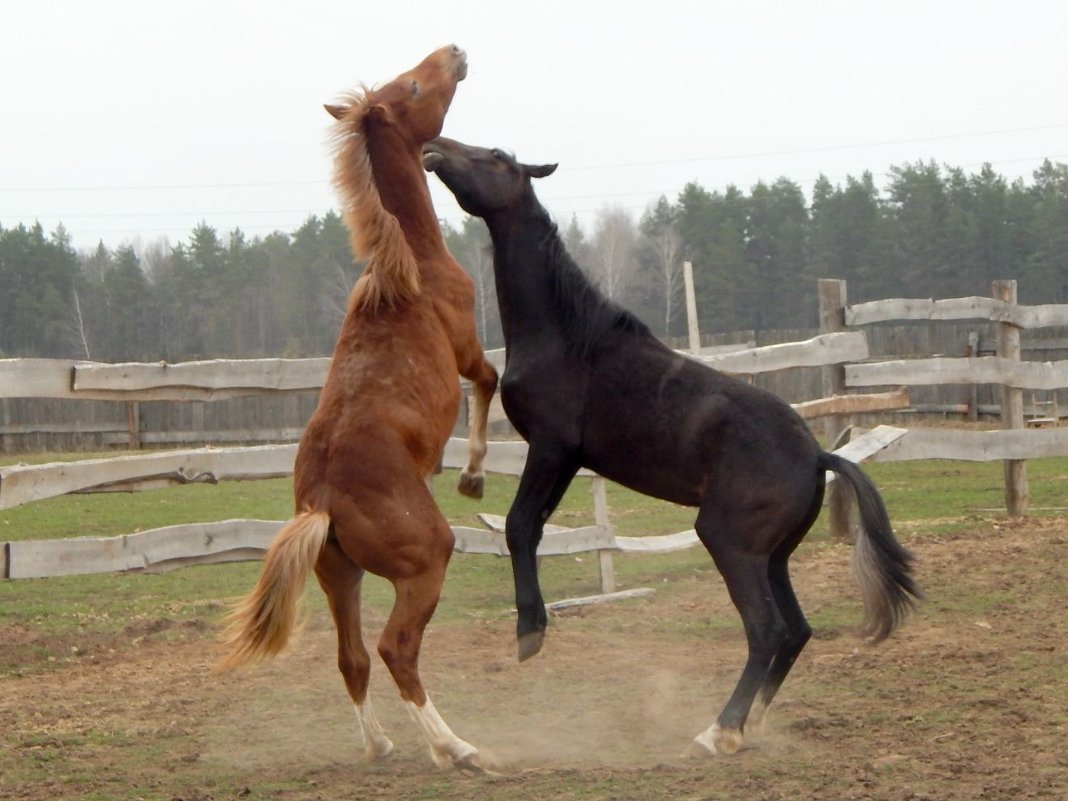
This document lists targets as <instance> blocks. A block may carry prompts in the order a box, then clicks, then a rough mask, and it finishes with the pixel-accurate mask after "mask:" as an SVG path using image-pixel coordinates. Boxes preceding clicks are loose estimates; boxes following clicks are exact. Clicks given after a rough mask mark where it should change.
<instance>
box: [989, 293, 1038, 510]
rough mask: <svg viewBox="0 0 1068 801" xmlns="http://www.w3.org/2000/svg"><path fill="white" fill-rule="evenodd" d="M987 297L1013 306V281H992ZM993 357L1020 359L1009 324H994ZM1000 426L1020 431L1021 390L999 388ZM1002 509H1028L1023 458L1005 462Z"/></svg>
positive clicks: (1015, 330) (1017, 342)
mask: <svg viewBox="0 0 1068 801" xmlns="http://www.w3.org/2000/svg"><path fill="white" fill-rule="evenodd" d="M990 294H991V296H992V297H994V298H996V299H997V300H1004V301H1006V302H1007V303H1012V304H1015V303H1016V281H1015V280H1004V281H994V282H993V283H992V284H991V288H990ZM997 355H998V356H999V357H1000V358H1002V359H1012V360H1013V361H1019V360H1020V329H1019V328H1018V327H1017V326H1015V325H1013V324H1012V323H997ZM1001 427H1002V428H1003V429H1022V428H1024V413H1023V390H1022V389H1019V388H1017V387H1010V386H1002V387H1001ZM1004 464H1005V508H1006V509H1007V510H1008V512H1009V514H1010V515H1013V516H1014V517H1019V516H1021V515H1026V514H1027V511H1028V509H1029V508H1030V506H1031V492H1030V489H1029V488H1028V486H1027V462H1026V461H1024V460H1023V459H1006V460H1005V462H1004Z"/></svg>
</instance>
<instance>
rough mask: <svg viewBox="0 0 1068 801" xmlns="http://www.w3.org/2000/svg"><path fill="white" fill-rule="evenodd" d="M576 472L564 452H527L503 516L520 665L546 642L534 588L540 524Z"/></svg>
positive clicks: (541, 609) (537, 589)
mask: <svg viewBox="0 0 1068 801" xmlns="http://www.w3.org/2000/svg"><path fill="white" fill-rule="evenodd" d="M577 471H578V463H577V462H576V461H575V460H574V459H573V458H571V457H570V456H569V455H568V454H567V453H566V452H560V451H558V450H554V451H546V450H544V449H540V448H539V449H535V448H534V447H531V449H530V452H529V453H528V454H527V463H526V466H525V467H524V468H523V475H522V477H521V478H520V479H519V490H518V491H517V493H516V496H515V500H514V501H513V502H512V508H511V509H510V510H509V511H508V518H507V522H506V524H505V538H506V540H507V542H508V551H509V553H510V554H511V557H512V577H513V579H514V580H515V603H516V610H517V611H518V613H519V618H518V620H517V621H516V638H517V641H518V643H517V644H518V655H519V661H520V662H523V661H525V660H527V659H529V658H530V657H532V656H534V655H535V654H536V653H538V651H540V650H541V643H542V640H543V639H544V638H545V627H546V625H547V624H548V622H549V618H548V615H546V613H545V600H544V599H543V598H542V595H541V586H540V585H539V583H538V560H537V552H538V543H540V542H541V535H542V531H543V530H544V528H545V521H546V520H548V519H549V515H551V514H552V513H553V512H554V511H555V510H556V507H557V505H558V504H559V503H560V499H561V498H562V497H563V495H564V492H566V491H567V488H568V486H570V484H571V479H573V478H574V477H575V473H576V472H577Z"/></svg>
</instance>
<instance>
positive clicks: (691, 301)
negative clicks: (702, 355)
mask: <svg viewBox="0 0 1068 801" xmlns="http://www.w3.org/2000/svg"><path fill="white" fill-rule="evenodd" d="M682 285H683V288H684V289H685V291H686V330H687V332H688V333H689V335H690V353H697V352H698V351H700V350H701V331H700V329H699V328H698V327H697V293H696V291H695V290H694V286H693V265H692V264H691V263H690V262H688V261H684V262H683V263H682Z"/></svg>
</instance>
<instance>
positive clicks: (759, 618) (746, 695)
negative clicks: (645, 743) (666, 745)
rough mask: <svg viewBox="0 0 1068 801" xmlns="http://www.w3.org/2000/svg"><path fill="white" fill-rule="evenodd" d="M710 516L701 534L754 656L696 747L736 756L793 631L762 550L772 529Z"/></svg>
mask: <svg viewBox="0 0 1068 801" xmlns="http://www.w3.org/2000/svg"><path fill="white" fill-rule="evenodd" d="M706 511H707V507H703V508H702V510H701V514H700V515H698V518H697V534H698V536H699V537H700V538H701V541H702V542H703V543H704V545H705V547H706V548H707V549H708V551H709V553H710V554H711V555H712V558H713V560H714V561H715V563H716V567H717V568H718V569H719V572H720V574H721V575H722V576H723V581H724V583H725V584H726V585H727V591H728V592H729V593H730V596H731V601H733V603H734V606H735V608H737V610H738V613H739V614H740V615H741V618H742V624H743V625H744V627H745V637H746V642H747V644H748V647H749V655H748V658H747V659H746V663H745V668H744V669H743V670H742V675H741V678H739V680H738V684H737V685H736V686H735V688H734V692H733V693H731V697H730V699H729V700H728V701H727V705H726V706H725V707H724V708H723V711H722V712H720V714H719V717H718V718H717V720H716V723H715V725H713V726H711V727H710V728H709V729H708V730H706V731H705V732H703V733H702V734H700V735H698V737H697V738H696V741H695V742H696V744H697V745H699V746H702V747H703V748H705V749H706V750H707V751H709V752H711V753H724V754H731V753H734V752H735V751H737V750H738V749H739V748H740V747H741V745H742V740H743V730H744V727H745V721H746V718H747V717H748V716H749V709H750V707H751V706H752V705H753V699H754V698H755V697H756V694H757V692H758V691H759V690H760V688H761V687H762V686H763V685H764V683H765V680H766V677H767V674H768V671H769V669H770V668H771V665H772V662H773V660H774V659H775V657H776V655H777V654H779V653H780V652H782V651H783V650H784V648H785V641H786V639H787V630H788V629H787V625H786V622H785V621H784V620H783V616H782V614H781V612H780V611H779V607H778V604H777V603H776V600H775V593H774V591H773V590H772V587H771V581H770V570H769V560H770V554H769V551H770V550H771V549H770V548H761V547H760V543H761V542H762V541H767V540H765V537H767V536H768V535H770V534H771V532H770V531H769V530H768V528H767V526H768V524H767V523H766V522H765V523H763V524H762V523H761V522H760V521H759V520H752V519H751V520H748V521H745V522H744V523H743V521H742V520H741V519H740V517H739V516H734V517H733V519H731V520H729V521H728V520H727V519H725V516H721V515H718V514H714V513H713V514H706Z"/></svg>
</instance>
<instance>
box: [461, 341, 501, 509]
mask: <svg viewBox="0 0 1068 801" xmlns="http://www.w3.org/2000/svg"><path fill="white" fill-rule="evenodd" d="M464 377H465V378H468V379H470V380H471V381H472V383H473V384H474V390H475V392H474V401H475V402H474V409H472V411H471V421H470V431H469V432H468V435H467V442H468V446H467V466H466V467H465V468H464V469H463V470H462V471H461V472H460V487H459V489H460V494H461V495H466V496H467V497H469V498H481V497H482V488H483V485H484V484H485V472H484V471H483V469H482V461H483V460H484V459H485V458H486V426H487V424H488V421H489V406H490V401H491V400H493V393H494V392H496V390H497V370H496V369H495V368H494V366H493V365H492V364H490V363H489V362H488V361H486V360H485V358H483V359H482V360H481V362H480V364H479V367H478V369H477V370H475V371H473V372H472V374H471V375H465V376H464Z"/></svg>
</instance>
